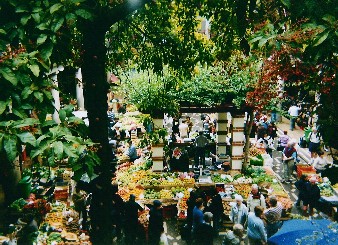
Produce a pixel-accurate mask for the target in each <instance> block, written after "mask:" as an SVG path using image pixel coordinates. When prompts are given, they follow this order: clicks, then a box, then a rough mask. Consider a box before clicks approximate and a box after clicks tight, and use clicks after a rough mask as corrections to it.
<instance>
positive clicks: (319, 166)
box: [312, 151, 328, 174]
mask: <svg viewBox="0 0 338 245" xmlns="http://www.w3.org/2000/svg"><path fill="white" fill-rule="evenodd" d="M327 165H328V162H327V159H326V158H325V157H324V152H322V151H319V152H318V156H317V157H316V158H315V159H314V161H313V164H312V166H313V167H314V168H315V169H316V172H317V174H320V173H322V172H323V171H324V170H325V169H326V167H327Z"/></svg>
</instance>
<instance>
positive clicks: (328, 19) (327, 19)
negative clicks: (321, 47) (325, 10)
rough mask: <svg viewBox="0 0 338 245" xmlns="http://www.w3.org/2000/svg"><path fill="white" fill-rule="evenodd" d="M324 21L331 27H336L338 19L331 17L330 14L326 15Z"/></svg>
mask: <svg viewBox="0 0 338 245" xmlns="http://www.w3.org/2000/svg"><path fill="white" fill-rule="evenodd" d="M323 20H325V21H327V22H328V23H330V24H331V25H334V24H335V22H336V18H335V17H334V16H332V15H330V14H326V15H324V17H323Z"/></svg>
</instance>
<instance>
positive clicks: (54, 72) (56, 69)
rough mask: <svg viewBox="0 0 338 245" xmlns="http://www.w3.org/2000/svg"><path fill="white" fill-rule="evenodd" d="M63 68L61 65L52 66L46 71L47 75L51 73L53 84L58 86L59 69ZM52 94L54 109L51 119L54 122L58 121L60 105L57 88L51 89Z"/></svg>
mask: <svg viewBox="0 0 338 245" xmlns="http://www.w3.org/2000/svg"><path fill="white" fill-rule="evenodd" d="M63 70H64V67H63V66H58V67H54V68H53V69H52V70H51V71H50V73H48V74H47V75H51V78H52V81H53V84H54V85H55V86H56V87H58V74H59V72H60V71H63ZM52 96H53V99H54V103H53V104H54V108H55V111H54V113H53V120H54V121H55V122H56V123H60V122H61V121H60V117H59V110H60V108H61V105H60V93H59V90H57V89H52Z"/></svg>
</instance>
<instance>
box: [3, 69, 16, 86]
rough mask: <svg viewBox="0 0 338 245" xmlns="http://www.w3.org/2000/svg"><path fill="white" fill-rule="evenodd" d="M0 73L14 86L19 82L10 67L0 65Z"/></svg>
mask: <svg viewBox="0 0 338 245" xmlns="http://www.w3.org/2000/svg"><path fill="white" fill-rule="evenodd" d="M0 73H1V75H2V76H3V77H4V78H5V79H6V80H7V81H9V82H10V83H11V84H13V85H14V86H16V85H17V84H18V80H17V79H16V77H15V74H14V73H13V72H12V70H11V69H9V68H8V67H0Z"/></svg>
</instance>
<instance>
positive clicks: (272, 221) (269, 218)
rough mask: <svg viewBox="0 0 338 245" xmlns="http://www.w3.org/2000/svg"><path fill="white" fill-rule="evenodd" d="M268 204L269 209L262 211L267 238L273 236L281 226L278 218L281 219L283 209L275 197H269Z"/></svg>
mask: <svg viewBox="0 0 338 245" xmlns="http://www.w3.org/2000/svg"><path fill="white" fill-rule="evenodd" d="M268 203H269V208H268V209H266V210H264V218H265V221H266V232H267V236H268V238H269V237H271V236H272V235H274V234H275V233H276V232H277V231H278V229H279V228H280V227H281V225H282V223H281V221H280V218H281V217H282V211H283V207H282V205H281V204H280V203H279V202H277V198H276V197H275V196H270V197H269V200H268Z"/></svg>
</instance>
